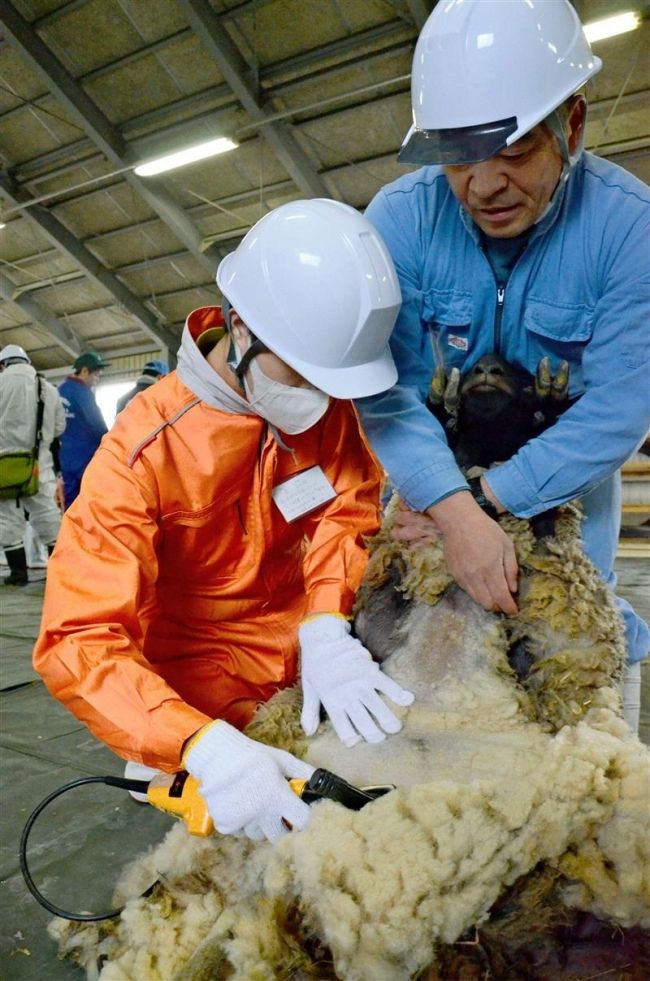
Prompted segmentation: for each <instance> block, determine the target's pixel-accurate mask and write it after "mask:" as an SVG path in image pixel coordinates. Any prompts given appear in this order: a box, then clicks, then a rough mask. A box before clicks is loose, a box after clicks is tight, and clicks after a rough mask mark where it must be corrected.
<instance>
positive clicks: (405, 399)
mask: <svg viewBox="0 0 650 981" xmlns="http://www.w3.org/2000/svg"><path fill="white" fill-rule="evenodd" d="M366 215H367V217H368V218H369V219H370V221H371V222H372V223H373V225H374V226H375V228H377V229H378V231H379V232H380V234H381V235H382V237H383V238H384V241H385V242H386V244H387V246H388V249H389V251H390V253H391V255H392V257H393V261H394V262H395V267H396V270H397V274H398V276H399V280H400V286H401V289H402V307H401V309H400V312H399V315H398V318H397V322H396V324H395V329H394V331H393V333H392V336H391V340H390V346H391V350H392V353H393V357H394V359H395V363H396V365H397V370H398V381H397V384H396V385H395V386H394V387H393V388H391V389H389V390H388V391H387V392H382V393H380V394H379V395H374V396H372V397H370V398H365V399H359V400H358V401H357V403H356V405H357V408H358V409H359V413H360V416H361V420H362V422H363V425H364V428H365V430H366V432H367V434H368V437H369V439H370V442H371V443H372V446H373V449H374V450H375V452H376V454H377V456H378V457H379V459H380V461H381V463H382V466H383V467H384V469H385V470H386V471H387V473H388V477H389V480H390V484H391V486H392V487H393V489H395V490H396V491H397V492H398V493H399V495H400V497H401V498H402V499H403V500H404V501H406V503H407V504H408V505H409V507H411V508H413V510H416V511H424V510H425V509H426V508H428V507H430V505H432V504H434V503H436V502H437V501H439V500H442V499H443V498H445V497H447V496H448V495H449V494H452V493H454V491H457V490H463V489H467V483H466V481H465V478H464V477H463V475H462V473H461V472H460V470H459V468H458V466H457V464H456V461H455V459H454V456H453V453H452V452H451V450H450V449H449V446H448V444H447V439H446V437H445V433H444V430H443V428H442V426H441V425H440V423H439V422H438V420H437V419H436V418H435V417H434V416H433V415H432V414H431V412H429V410H428V409H427V407H426V405H425V404H424V400H425V398H426V395H427V388H428V384H429V382H430V380H431V373H432V367H433V361H434V359H433V352H432V347H431V345H432V340H431V335H430V332H429V329H428V326H427V324H426V322H425V321H424V319H423V318H422V314H421V311H422V296H423V290H422V286H421V283H420V279H421V272H420V268H419V262H418V261H417V249H416V248H414V247H413V244H412V239H413V235H414V231H415V233H416V235H419V233H420V228H419V227H418V228H417V229H416V222H417V221H418V217H417V216H415V218H414V216H413V215H412V214H411V213H410V212H409V213H408V218H409V223H408V225H405V224H404V223H403V221H402V219H401V217H400V215H399V214H398V213H397V212H396V211H395V210H394V209H393V208H392V206H391V203H390V200H389V199H388V197H387V196H386V195H385V194H384V193H383V192H381V191H380V192H379V194H378V195H377V196H376V197H375V198H374V199H373V201H371V203H370V205H369V206H368V208H367V211H366ZM420 220H426V218H424V217H423V218H422V219H420Z"/></svg>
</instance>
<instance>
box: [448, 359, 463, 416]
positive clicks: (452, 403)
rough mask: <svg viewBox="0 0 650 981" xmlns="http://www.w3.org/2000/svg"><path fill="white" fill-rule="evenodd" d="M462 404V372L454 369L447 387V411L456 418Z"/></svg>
mask: <svg viewBox="0 0 650 981" xmlns="http://www.w3.org/2000/svg"><path fill="white" fill-rule="evenodd" d="M459 404H460V371H459V370H458V368H452V369H451V374H450V376H449V381H448V382H447V385H446V386H445V409H446V411H447V412H448V413H449V415H450V416H454V417H455V416H456V415H457V413H458V406H459Z"/></svg>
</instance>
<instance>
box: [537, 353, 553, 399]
mask: <svg viewBox="0 0 650 981" xmlns="http://www.w3.org/2000/svg"><path fill="white" fill-rule="evenodd" d="M552 384H553V375H552V374H551V359H550V358H549V357H544V358H542V359H541V361H540V362H539V364H538V365H537V371H536V372H535V395H536V396H537V398H538V399H546V398H548V397H549V395H550V394H551V385H552Z"/></svg>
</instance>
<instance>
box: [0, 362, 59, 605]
mask: <svg viewBox="0 0 650 981" xmlns="http://www.w3.org/2000/svg"><path fill="white" fill-rule="evenodd" d="M39 382H40V388H41V394H42V399H43V423H42V437H41V442H40V446H39V455H38V460H39V486H38V492H37V493H36V494H34V495H33V496H32V497H18V498H15V499H13V500H11V499H8V500H0V545H2V548H3V549H4V552H5V556H6V558H7V562H8V564H9V570H10V571H9V575H8V576H6V577H5V579H4V583H5V585H7V586H25V585H27V583H28V581H29V576H28V572H27V556H26V553H25V543H24V536H25V527H26V521H27V518H26V517H25V515H27V516H28V518H29V522H30V524H31V525H32V528H33V530H34V532H35V533H36V535H37V536H38V538H39V539H40V541H41V542H43V544H44V545H45V546H46V547H47V550H48V553H51V552H52V549H53V548H54V543H55V542H56V537H57V534H58V531H59V526H60V524H61V511H60V509H59V507H58V505H57V503H56V493H57V478H56V473H55V467H54V460H53V456H52V444H53V443H54V445H55V446H56V442H55V441H56V440H57V439H58V437H59V436H60V435H61V433H62V432H63V430H64V429H65V412H64V409H63V403H62V402H61V399H60V397H59V393H58V392H57V390H56V388H55V387H54V386H53V385H50V383H49V382H47V381H46V380H45V379H44V378H37V374H36V369H35V368H34V366H33V365H32V363H31V360H30V358H29V356H28V354H27V352H26V351H25V350H24V349H23V348H22V347H20V346H19V345H18V344H8V345H7V346H6V347H4V348H3V349H2V350H1V351H0V454H1V453H14V452H20V451H26V450H31V449H32V448H33V446H34V441H35V436H36V419H37V411H38V385H39Z"/></svg>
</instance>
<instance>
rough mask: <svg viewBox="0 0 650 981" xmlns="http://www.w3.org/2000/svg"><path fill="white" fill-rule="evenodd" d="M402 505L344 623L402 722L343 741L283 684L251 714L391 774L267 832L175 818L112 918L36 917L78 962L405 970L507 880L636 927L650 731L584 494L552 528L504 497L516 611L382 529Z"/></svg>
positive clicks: (510, 886)
mask: <svg viewBox="0 0 650 981" xmlns="http://www.w3.org/2000/svg"><path fill="white" fill-rule="evenodd" d="M397 506H398V502H397V501H396V500H393V501H392V502H391V505H390V506H389V508H388V509H387V514H386V519H385V522H384V525H383V527H382V530H381V531H380V533H379V534H378V535H377V536H376V538H375V539H374V540H373V541H372V542H371V543H370V552H371V557H370V562H369V565H368V570H367V573H366V577H365V579H364V583H363V586H362V589H361V590H360V592H359V596H358V601H357V608H356V615H355V630H356V633H357V635H358V636H359V637H360V638H361V640H362V641H363V643H365V644H366V646H367V647H368V648H369V649H370V650H371V651H372V653H373V655H374V656H375V657H376V658H377V659H378V660H381V661H382V662H383V668H384V670H385V671H386V672H387V673H388V674H389V675H390V676H391V677H393V678H395V680H396V681H398V682H399V683H400V684H401V685H403V686H404V687H407V688H410V689H411V690H413V691H414V692H415V694H416V701H415V702H414V704H413V705H412V706H411V707H410V708H409V709H398V712H400V713H401V715H402V716H403V720H404V726H403V729H402V731H401V732H400V733H398V734H396V735H393V736H391V737H390V738H389V739H388V740H386V741H385V742H383V743H380V744H374V745H371V744H368V743H361V744H358V745H357V746H355V747H353V748H352V749H344V748H343V747H342V746H341V744H340V742H339V741H338V739H337V737H336V735H335V734H334V733H333V731H332V729H331V727H330V725H329V723H328V722H327V721H324V722H323V724H322V725H321V727H320V729H319V731H318V733H317V734H316V735H315V736H314V737H313V738H312V739H311V740H309V741H308V740H306V738H305V736H304V734H303V733H302V730H301V728H300V725H299V711H300V695H299V691H298V690H297V689H288V690H286V691H284V692H281V693H279V694H278V695H276V696H274V698H273V699H271V701H270V702H269V703H268V704H267V705H265V706H262V708H261V709H260V711H259V712H258V714H257V716H256V718H255V719H254V720H253V722H252V723H251V725H250V726H249V728H248V730H247V732H248V734H249V735H251V736H252V737H254V738H257V739H260V740H261V741H263V742H267V743H269V744H271V745H276V746H281V747H282V748H285V749H288V750H290V751H291V752H294V753H296V754H298V755H301V756H304V757H305V758H306V759H308V760H309V761H310V762H312V763H314V765H318V766H325V767H328V768H329V769H331V770H333V771H335V772H337V773H339V774H340V775H341V776H343V777H345V778H346V779H348V780H349V781H351V782H352V783H356V784H358V785H363V784H368V783H371V784H372V783H387V782H388V783H393V784H394V785H395V787H396V789H395V790H394V791H392V792H391V793H389V794H387V795H385V796H384V797H381V798H380V799H378V800H376V801H374V802H373V803H372V804H369V805H368V806H366V807H365V808H364V809H363V810H362V811H359V812H354V811H349V810H346V809H344V808H343V807H341V806H340V805H338V804H334V803H332V802H327V801H324V802H322V803H319V804H316V805H314V806H313V812H312V817H311V820H310V823H309V826H308V827H307V828H306V829H305V830H304V831H302V832H300V833H292V834H289V835H287V836H285V837H284V838H283V839H282V840H281V841H280V842H279V843H278V844H277V845H276V846H275V847H273V846H271V845H269V844H267V843H263V844H260V843H254V842H249V841H247V840H243V839H236V838H226V837H220V836H219V835H214V836H212V837H210V838H207V839H200V838H192V837H191V836H189V835H188V834H187V832H186V830H185V828H184V826H183V825H182V824H180V823H179V824H177V825H176V826H175V827H173V828H172V830H171V831H170V832H169V833H168V835H167V836H166V838H165V840H164V841H163V842H162V844H160V845H159V846H158V847H157V848H155V849H153V850H152V851H151V852H150V853H149V854H148V855H146V856H144V857H142V858H141V859H139V860H138V861H136V862H135V863H133V864H132V865H131V866H130V867H129V868H128V869H127V870H125V873H124V875H123V878H122V881H121V883H120V886H119V887H118V891H117V894H116V897H115V899H116V902H120V903H121V902H124V901H125V900H128V901H127V903H126V908H125V910H124V912H123V913H122V915H121V917H120V919H119V920H118V921H116V922H112V923H110V924H108V925H106V924H84V925H79V924H73V925H71V924H69V923H65V922H64V921H60V920H57V921H54V923H53V924H52V925H51V926H50V932H51V933H52V935H53V936H55V937H56V938H57V940H58V942H59V947H60V950H61V952H62V953H63V954H65V955H67V956H71V957H73V958H74V959H76V960H77V961H78V962H79V963H81V964H83V965H84V966H85V967H86V968H87V971H88V976H89V977H93V976H94V977H97V976H99V977H100V978H101V981H135V979H137V981H140V979H142V978H147V981H172V979H175V978H178V979H181V978H182V979H183V981H201V979H207V978H232V979H235V981H256V979H267V978H268V979H277V978H295V979H300V978H307V977H320V978H345V979H346V981H370V979H372V981H393V979H394V981H406V979H408V978H415V977H422V976H423V974H422V972H425V971H428V972H435V970H436V967H435V965H436V962H438V964H440V963H441V962H442V960H443V959H444V957H445V956H449V952H450V951H454V956H456V955H457V952H458V951H460V950H461V947H460V946H456V945H458V944H459V943H461V944H462V943H464V942H467V943H474V944H475V946H477V947H480V949H481V950H482V951H485V949H486V941H485V940H482V941H481V944H479V943H478V940H477V941H476V942H475V941H473V940H471V939H469V940H464V939H463V938H468V937H469V938H471V937H473V936H474V935H475V936H476V937H478V936H479V934H480V931H481V930H484V934H481V936H487V932H488V930H489V929H492V932H493V933H498V923H496V925H495V921H494V919H493V918H491V917H492V913H493V911H494V910H495V908H498V906H499V903H503V902H504V897H510V896H512V895H513V894H514V893H516V894H517V896H518V897H521V896H527V895H533V896H534V897H536V898H537V900H538V902H539V901H540V897H541V896H544V897H548V896H549V895H550V894H551V892H552V893H553V903H551V902H550V901H549V903H547V905H546V906H545V907H544V909H545V913H544V915H547V916H548V918H549V919H550V920H552V919H553V917H557V915H558V913H557V910H558V907H559V908H561V910H562V916H563V917H564V918H565V921H566V920H567V919H570V917H571V915H572V911H573V910H582V911H587V912H588V913H590V914H594V915H595V916H597V917H599V918H600V919H601V920H604V921H606V922H608V923H610V924H616V925H617V926H618V927H619V928H622V929H623V930H626V931H628V933H627V938H630V939H629V945H630V946H629V947H628V948H627V949H628V950H634V949H635V948H634V947H633V945H632V938H633V937H634V938H636V937H637V936H639V935H640V936H641V937H642V939H643V937H644V936H645V935H643V934H639V933H638V931H639V930H648V929H650V752H649V751H648V749H647V748H646V747H644V746H643V745H642V744H641V743H640V742H639V741H638V739H637V738H636V737H635V736H634V735H633V734H632V733H631V732H630V730H629V729H628V727H627V725H626V724H625V722H624V721H623V719H622V717H621V704H620V695H619V691H618V686H617V683H618V679H619V677H620V673H621V669H622V665H623V660H624V642H623V628H622V623H621V620H620V618H619V615H618V612H617V610H616V607H615V604H614V602H613V598H612V597H611V594H610V593H609V592H608V590H607V589H606V588H605V586H604V585H603V583H602V581H601V580H600V578H599V576H598V575H597V573H596V570H595V569H594V567H593V566H592V565H591V563H590V562H589V560H588V559H587V558H586V557H585V555H584V553H583V551H582V549H581V545H580V511H579V508H578V507H577V506H576V505H573V504H570V505H565V506H564V507H562V508H560V509H558V511H557V514H556V515H555V516H554V532H555V533H554V535H553V536H549V535H548V533H547V531H548V529H547V528H545V529H544V534H542V535H539V534H538V535H536V534H535V533H534V530H533V528H532V526H531V523H530V522H527V521H523V520H520V519H517V518H514V517H513V516H504V517H502V518H501V519H500V523H501V524H502V526H503V527H504V528H505V530H506V531H507V532H508V533H509V534H510V535H511V537H512V539H513V541H514V543H515V548H516V551H517V557H518V562H519V565H520V569H521V585H520V591H519V596H518V604H519V613H518V614H517V615H516V616H515V617H511V618H510V617H505V616H503V615H496V614H494V613H489V612H487V611H485V610H483V609H482V608H480V607H479V606H478V605H477V604H476V603H474V602H473V601H472V600H471V599H470V598H469V596H467V594H465V593H464V592H463V591H462V590H460V589H459V588H458V587H457V586H456V585H454V584H453V582H452V581H451V578H450V576H449V575H448V573H447V571H446V569H445V566H444V560H443V556H442V549H441V546H440V543H439V542H436V541H434V542H431V543H430V544H428V545H426V546H424V547H423V546H418V547H417V548H414V547H411V546H408V545H404V543H400V542H398V541H396V540H394V539H392V538H391V536H390V527H391V522H392V520H393V516H394V512H395V508H396V507H397ZM155 879H158V882H159V884H158V886H157V887H156V889H155V890H154V892H153V894H152V895H151V896H150V897H148V898H138V897H139V896H140V893H141V892H142V891H143V889H144V888H146V887H147V886H148V885H149V884H150V883H151V881H153V880H155ZM542 905H543V904H542ZM524 907H525V903H524V904H523V906H522V903H521V901H520V900H518V905H517V906H516V913H517V915H515V914H514V913H513V914H512V916H511V920H513V921H514V922H515V927H514V928H512V929H513V930H514V933H515V934H516V932H517V929H516V923H517V922H519V921H521V924H522V925H521V926H520V927H519V931H520V933H521V932H522V931H527V930H528V929H529V928H530V921H529V920H526V918H525V916H523V914H522V909H523V908H524ZM472 931H474V933H473V932H472ZM635 931H636V932H635ZM511 932H512V931H511ZM642 946H643V943H642V942H640V946H639V948H638V951H637V960H638V961H639V963H641V960H640V958H641V957H642V956H643V954H642ZM649 956H650V955H649ZM98 958H103V959H105V963H104V966H103V967H102V968H101V971H100V972H99V975H98V973H97V972H98V967H97V960H98ZM427 976H429V977H432V978H433V977H437V976H439V975H436V974H435V973H430V974H428V975H427ZM453 976H457V975H454V974H451V973H448V974H447V975H446V977H453ZM463 976H465V975H463ZM526 976H529V977H530V976H532V977H534V976H535V975H534V974H528V975H526ZM556 976H558V977H559V976H561V975H560V974H559V973H557V974H556Z"/></svg>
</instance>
